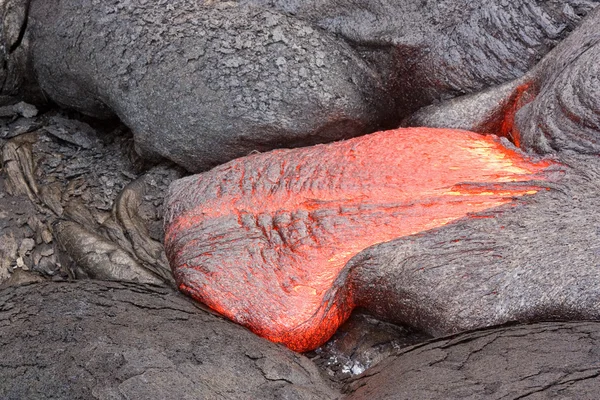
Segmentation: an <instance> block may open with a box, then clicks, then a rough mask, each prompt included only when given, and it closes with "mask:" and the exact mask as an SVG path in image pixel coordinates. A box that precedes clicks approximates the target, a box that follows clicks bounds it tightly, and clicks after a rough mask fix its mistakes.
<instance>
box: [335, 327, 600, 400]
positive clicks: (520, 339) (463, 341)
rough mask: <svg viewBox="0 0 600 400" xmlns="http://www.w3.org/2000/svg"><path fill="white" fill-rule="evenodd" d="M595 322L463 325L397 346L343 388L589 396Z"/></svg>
mask: <svg viewBox="0 0 600 400" xmlns="http://www.w3.org/2000/svg"><path fill="white" fill-rule="evenodd" d="M599 338H600V324H598V323H594V322H580V323H542V324H534V325H524V326H512V327H502V328H497V329H489V330H483V331H479V332H470V333H466V334H462V335H457V336H454V337H448V338H443V339H439V340H436V341H433V342H431V343H428V344H424V345H419V346H415V347H412V348H410V349H406V350H404V351H401V352H400V354H398V355H397V356H395V357H391V358H389V359H388V360H386V361H384V362H383V363H381V364H379V365H378V366H376V367H375V368H373V369H371V370H369V371H368V372H367V373H366V374H364V375H362V376H361V377H359V378H358V379H356V380H355V381H354V382H352V383H351V384H350V385H348V387H347V388H346V391H347V392H348V395H347V397H346V398H348V399H352V400H364V399H382V400H384V399H394V400H398V399H410V400H421V399H422V400H435V399H440V400H441V399H444V400H453V399H457V400H458V399H484V398H485V399H508V398H510V399H554V398H562V399H593V398H595V397H596V396H597V393H598V390H599V389H600V379H598V377H599V376H600V368H599V367H598V345H599V344H600V343H599Z"/></svg>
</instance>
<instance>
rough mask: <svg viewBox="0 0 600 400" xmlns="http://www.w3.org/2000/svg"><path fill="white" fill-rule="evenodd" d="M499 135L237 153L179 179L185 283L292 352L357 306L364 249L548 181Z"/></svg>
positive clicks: (398, 138)
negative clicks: (353, 274)
mask: <svg viewBox="0 0 600 400" xmlns="http://www.w3.org/2000/svg"><path fill="white" fill-rule="evenodd" d="M548 165H549V163H548V162H540V163H533V162H531V161H529V160H527V159H526V158H524V157H523V156H522V155H520V154H519V153H517V152H515V151H512V150H509V149H506V148H505V147H503V146H502V145H501V144H500V143H499V142H498V141H497V139H496V138H495V137H493V136H481V135H478V134H475V133H471V132H466V131H459V130H446V129H429V128H410V129H398V130H394V131H387V132H379V133H375V134H372V135H368V136H363V137H359V138H355V139H352V140H348V141H344V142H338V143H333V144H327V145H319V146H313V147H309V148H301V149H292V150H278V151H273V152H269V153H264V154H256V155H252V156H248V157H244V158H241V159H237V160H234V161H232V162H229V163H227V164H224V165H222V166H220V167H217V168H215V169H213V170H211V171H209V172H206V173H203V174H200V175H195V176H191V177H187V178H185V179H182V180H179V181H177V182H176V183H175V184H174V186H173V187H172V188H171V195H170V199H169V205H168V210H167V224H166V238H165V244H166V251H167V256H168V257H169V260H170V262H171V266H172V268H173V271H174V274H175V279H176V280H177V282H178V284H179V285H180V288H181V290H183V291H184V292H186V293H188V294H189V295H191V296H192V297H194V298H195V299H197V300H199V301H201V302H203V303H205V304H207V305H208V306H210V307H212V308H213V309H215V310H217V311H218V312H220V313H221V314H223V315H225V316H227V317H228V318H230V319H232V320H234V321H236V322H238V323H240V324H242V325H245V326H247V327H248V328H250V329H251V330H252V331H254V332H256V333H257V334H259V335H261V336H264V337H266V338H268V339H270V340H272V341H274V342H279V343H283V344H285V345H286V346H288V347H289V348H291V349H293V350H296V351H306V350H310V349H314V348H316V347H318V346H319V345H321V344H322V343H324V342H325V341H326V340H327V339H328V338H329V337H330V336H331V335H332V334H333V333H334V332H335V330H336V329H337V327H338V326H339V325H340V324H341V323H342V322H343V321H344V320H345V319H346V318H347V317H348V316H349V314H350V312H351V310H352V308H353V307H354V306H355V304H354V300H353V296H352V288H351V287H350V285H349V284H348V282H346V281H345V280H344V279H345V278H344V276H340V271H341V270H342V268H343V267H344V265H345V264H346V263H347V261H348V260H349V259H350V258H351V257H353V256H354V255H355V254H357V253H358V252H360V251H361V250H363V249H365V248H366V247H368V246H371V245H374V244H377V243H381V242H385V241H389V240H391V239H394V238H398V237H400V236H405V235H410V234H414V233H417V232H421V231H424V230H427V229H432V228H435V227H439V226H442V225H445V224H447V223H449V222H451V221H454V220H456V219H458V218H461V217H464V216H466V215H467V214H469V213H475V212H478V211H482V210H486V209H488V208H491V207H496V206H499V205H502V204H506V203H508V202H510V201H511V199H512V198H513V197H515V196H521V195H524V194H533V193H535V192H536V190H537V188H536V187H534V186H531V185H529V186H527V185H506V183H508V182H521V181H528V180H531V179H543V177H542V176H540V175H536V174H539V173H540V172H541V171H542V170H543V169H544V168H546V167H547V166H548Z"/></svg>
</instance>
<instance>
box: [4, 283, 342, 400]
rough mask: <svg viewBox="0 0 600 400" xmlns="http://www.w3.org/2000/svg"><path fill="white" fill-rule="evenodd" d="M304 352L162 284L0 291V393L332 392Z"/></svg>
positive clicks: (296, 395)
mask: <svg viewBox="0 0 600 400" xmlns="http://www.w3.org/2000/svg"><path fill="white" fill-rule="evenodd" d="M337 397H338V393H337V392H336V391H335V390H334V389H333V388H332V386H331V384H330V383H329V382H328V381H327V380H326V379H324V378H323V377H322V376H321V375H320V372H319V370H318V369H317V367H316V366H315V365H314V364H313V363H312V362H311V361H310V360H308V359H307V358H306V357H304V356H302V355H299V354H296V353H293V352H291V351H289V350H287V349H285V348H283V347H281V346H278V345H275V344H273V343H271V342H268V341H266V340H264V339H260V338H258V337H257V336H255V335H254V334H252V333H250V332H249V331H247V330H246V329H244V328H242V327H240V326H238V325H235V324H233V323H231V322H228V321H225V320H223V319H221V318H219V317H216V316H214V315H212V314H209V313H207V312H204V311H202V310H200V309H198V308H197V306H196V305H195V304H193V303H192V302H191V300H189V299H187V298H185V297H184V296H182V295H181V294H179V293H176V292H174V291H173V290H171V289H169V288H164V287H157V286H150V285H139V284H133V283H117V282H99V281H79V282H74V283H42V284H35V285H26V286H18V287H10V288H8V289H5V290H3V291H2V292H0V398H2V399H6V400H9V399H10V400H12V399H14V400H17V399H92V398H94V399H111V400H116V399H213V398H214V399H216V398H231V399H306V400H308V399H335V398H337Z"/></svg>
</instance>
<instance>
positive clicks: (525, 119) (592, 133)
mask: <svg viewBox="0 0 600 400" xmlns="http://www.w3.org/2000/svg"><path fill="white" fill-rule="evenodd" d="M598 24H600V9H596V10H594V11H593V12H591V13H590V15H588V16H587V18H586V19H585V21H584V22H583V23H582V24H581V26H580V27H578V28H577V29H576V30H575V31H574V32H573V33H572V34H571V35H570V36H569V37H568V38H567V39H565V40H564V41H563V42H561V43H560V45H558V46H557V47H556V48H555V49H554V50H552V51H551V52H550V53H549V54H548V55H547V56H546V57H545V58H544V59H543V60H542V61H541V62H540V63H539V64H538V65H537V66H536V67H535V68H533V69H532V70H531V71H530V72H528V73H527V74H526V75H524V76H523V77H521V78H519V79H517V80H514V81H511V82H508V83H506V84H503V85H501V86H497V87H493V88H488V89H487V90H485V91H483V92H481V93H476V94H473V95H469V96H464V97H458V98H455V99H452V100H450V101H447V102H443V103H440V104H436V105H432V106H428V107H425V108H423V109H421V110H419V111H418V112H417V113H415V114H413V115H412V116H411V117H410V118H408V119H407V120H406V121H405V122H404V125H405V126H432V127H445V128H457V129H469V130H473V131H475V132H500V133H501V134H504V135H506V136H507V137H509V138H511V139H512V140H513V141H515V142H517V143H518V144H520V145H521V146H522V147H523V148H524V149H526V150H533V151H536V152H538V153H554V152H557V151H561V150H573V151H576V152H578V153H587V154H598V153H600V144H599V143H600V140H599V137H600V100H599V99H600V81H599V80H598V73H599V71H598V68H599V65H600V33H598V29H597V26H598Z"/></svg>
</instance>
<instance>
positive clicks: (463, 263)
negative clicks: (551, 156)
mask: <svg viewBox="0 0 600 400" xmlns="http://www.w3.org/2000/svg"><path fill="white" fill-rule="evenodd" d="M559 160H560V162H561V163H563V164H565V165H567V166H568V167H567V168H565V170H564V172H562V173H561V177H560V180H559V181H558V182H557V183H555V184H552V185H551V186H550V188H549V190H543V191H540V192H538V193H537V194H536V195H535V196H529V197H523V198H521V199H519V200H518V201H517V203H519V205H518V206H517V207H502V208H498V209H495V210H490V211H488V212H485V213H483V214H481V215H480V218H470V219H465V220H461V221H458V222H456V223H454V224H451V225H448V226H445V227H443V228H440V229H436V230H433V231H429V232H426V233H425V234H422V235H415V236H411V237H405V238H400V239H397V240H394V241H391V242H388V243H382V244H379V245H376V246H373V247H370V248H368V249H366V250H365V251H363V252H361V253H360V254H359V255H357V256H356V257H354V258H353V259H352V260H350V262H349V263H348V264H347V265H346V269H347V272H348V273H350V274H351V277H350V278H349V281H350V282H352V284H353V287H355V288H357V293H356V297H357V303H358V304H360V305H363V306H365V307H366V308H368V309H369V310H370V311H371V312H374V313H376V314H378V315H380V316H384V317H386V318H388V319H393V320H395V321H400V322H404V323H407V324H409V325H411V326H415V327H417V328H420V329H423V330H424V331H427V332H429V333H431V334H434V335H441V334H445V333H453V332H458V331H460V330H466V329H473V328H477V327H482V326H491V325H495V324H501V323H504V322H507V321H512V320H517V321H531V320H536V319H538V320H541V319H550V318H559V319H599V318H600V312H599V308H598V304H599V303H600V271H599V270H598V268H597V267H596V266H597V265H599V263H600V215H598V213H597V211H596V210H597V209H598V207H600V200H599V198H598V193H599V191H600V187H599V185H600V183H599V182H600V162H599V160H598V157H596V156H584V155H578V156H576V155H567V154H563V155H561V157H560V159H559Z"/></svg>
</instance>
